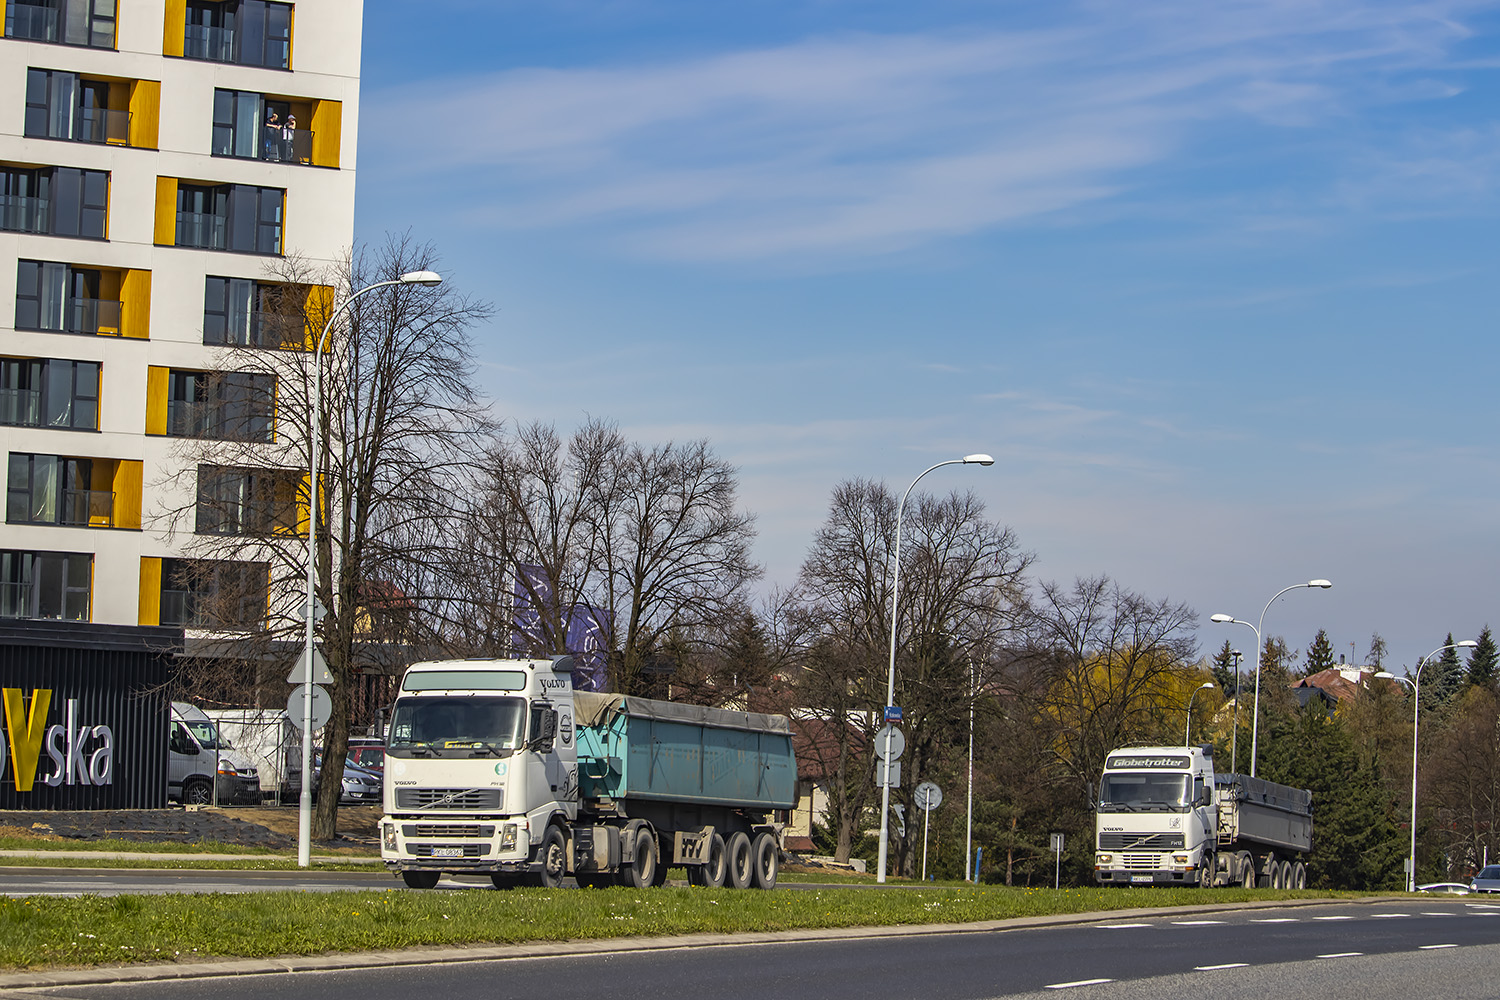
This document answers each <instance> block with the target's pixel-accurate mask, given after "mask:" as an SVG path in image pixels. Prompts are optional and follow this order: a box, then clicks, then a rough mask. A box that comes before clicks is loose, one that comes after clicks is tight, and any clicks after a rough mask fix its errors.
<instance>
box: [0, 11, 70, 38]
mask: <svg viewBox="0 0 1500 1000" xmlns="http://www.w3.org/2000/svg"><path fill="white" fill-rule="evenodd" d="M58 13H59V12H58V11H56V10H54V9H53V8H51V7H33V6H31V5H30V4H22V3H14V2H12V3H10V4H7V5H6V8H5V35H6V37H7V38H25V39H29V40H31V41H33V42H55V41H57V40H58V29H59V27H60V26H61V24H62V20H61V18H59V17H58Z"/></svg>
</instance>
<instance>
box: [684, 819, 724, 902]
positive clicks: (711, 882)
mask: <svg viewBox="0 0 1500 1000" xmlns="http://www.w3.org/2000/svg"><path fill="white" fill-rule="evenodd" d="M728 871H729V865H728V862H727V861H725V856H724V838H723V837H722V836H720V835H719V834H717V833H716V834H714V835H713V839H712V840H710V841H709V842H708V860H707V861H705V862H703V864H701V865H694V866H693V867H692V868H689V869H688V881H689V882H691V883H692V884H693V885H697V886H702V887H703V888H705V889H722V888H724V878H725V876H726V875H727V874H728Z"/></svg>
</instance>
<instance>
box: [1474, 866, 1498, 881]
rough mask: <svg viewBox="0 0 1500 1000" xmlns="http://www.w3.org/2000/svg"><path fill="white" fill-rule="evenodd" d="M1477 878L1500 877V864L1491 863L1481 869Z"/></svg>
mask: <svg viewBox="0 0 1500 1000" xmlns="http://www.w3.org/2000/svg"><path fill="white" fill-rule="evenodd" d="M1474 877H1475V878H1500V865H1490V866H1488V867H1486V868H1484V869H1481V870H1480V872H1479V874H1478V875H1475V876H1474Z"/></svg>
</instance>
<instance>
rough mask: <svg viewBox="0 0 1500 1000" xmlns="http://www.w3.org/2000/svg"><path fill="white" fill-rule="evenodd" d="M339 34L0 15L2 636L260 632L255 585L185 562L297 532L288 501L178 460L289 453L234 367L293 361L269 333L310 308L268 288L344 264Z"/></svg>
mask: <svg viewBox="0 0 1500 1000" xmlns="http://www.w3.org/2000/svg"><path fill="white" fill-rule="evenodd" d="M362 13H363V12H362V0H316V2H309V0H303V2H295V3H280V2H274V0H0V15H3V24H4V36H3V37H0V450H3V453H4V459H5V462H6V466H7V492H6V506H5V523H4V526H3V528H0V532H3V540H0V619H43V620H45V619H60V620H64V621H80V622H93V623H97V624H104V625H169V626H182V627H185V628H187V629H189V630H190V633H191V631H192V630H195V629H198V630H207V631H215V630H223V629H225V628H255V627H258V625H259V624H262V623H263V619H264V617H265V614H266V608H267V597H266V593H265V590H266V586H267V584H266V582H265V581H267V580H268V579H269V577H268V575H267V567H266V566H265V565H263V564H257V563H256V562H254V561H253V560H242V561H238V562H234V561H229V562H224V563H223V564H215V565H213V566H212V567H209V569H210V570H211V571H210V572H204V571H203V570H204V567H203V566H202V565H198V564H201V563H202V560H201V558H199V556H201V552H202V548H201V546H195V545H194V541H195V539H201V536H203V535H206V534H216V535H224V534H232V533H253V532H256V531H267V530H279V531H292V532H298V531H305V521H306V519H305V508H304V509H302V510H301V511H300V512H298V511H296V510H295V506H294V505H295V499H294V498H295V496H296V495H297V492H298V486H299V485H300V484H302V483H304V482H305V478H302V477H297V476H295V475H294V474H292V473H291V472H290V471H288V472H286V473H283V474H277V473H275V472H268V471H266V470H264V469H260V468H255V467H253V465H254V464H255V463H247V467H244V468H236V467H216V466H212V465H202V464H199V463H197V462H195V461H194V460H193V459H192V457H191V454H190V453H191V450H192V449H191V448H185V447H184V442H185V441H188V442H191V441H206V440H215V439H232V440H235V441H238V442H242V443H245V444H247V446H249V447H254V448H264V450H265V456H266V458H267V461H268V462H269V463H271V464H275V456H276V455H277V454H278V447H279V445H284V444H285V441H286V435H287V434H288V433H294V432H295V428H284V427H280V426H278V421H277V408H276V398H277V393H278V386H277V385H276V380H275V377H274V376H268V375H264V374H259V375H257V374H247V373H245V372H244V371H243V369H244V368H253V367H255V366H254V365H239V364H236V363H235V358H236V357H240V356H245V357H248V356H249V355H242V354H240V352H269V351H278V352H287V351H301V352H305V350H306V347H307V345H308V344H310V343H311V336H307V337H303V336H302V335H301V334H300V332H299V333H298V335H297V336H288V335H287V333H286V330H287V323H286V322H285V319H286V315H287V314H288V312H290V311H295V308H296V306H297V303H298V302H300V301H303V300H307V299H309V298H310V297H320V301H322V302H326V301H327V299H328V297H330V296H331V289H328V288H326V287H316V286H310V285H304V284H297V285H291V284H288V283H287V282H286V281H285V280H280V281H279V280H278V276H281V277H282V278H283V279H284V277H285V274H284V267H283V265H284V264H285V261H286V259H287V256H288V255H289V254H295V255H296V256H298V257H300V258H301V259H303V260H305V261H306V263H307V264H308V265H310V266H311V267H313V268H319V267H326V266H330V265H332V264H334V263H335V262H336V261H338V260H339V259H340V258H341V257H342V256H343V254H344V253H345V252H346V250H347V248H348V247H349V246H350V245H351V243H352V242H353V228H354V160H355V143H356V139H357V134H356V133H357V129H356V123H357V121H358V105H359V61H360V31H361V18H362ZM299 330H300V328H299ZM283 450H284V449H283ZM289 504H292V505H293V508H292V510H291V513H288V505H289ZM173 511H176V512H177V514H178V516H177V517H176V519H175V521H174V520H173V519H172V518H170V517H168V516H167V515H168V513H169V512H173ZM195 560H196V563H197V564H195ZM190 566H191V567H192V568H194V569H195V570H196V571H195V572H193V573H188V572H186V571H185V570H186V569H187V568H188V567H190ZM202 588H217V589H219V590H226V589H230V588H232V589H234V590H235V591H236V592H237V593H240V594H241V595H244V596H243V599H242V600H241V601H240V608H239V610H238V611H237V612H235V613H234V614H231V615H228V616H226V613H225V612H224V610H223V602H222V601H220V602H217V610H215V611H214V612H212V614H210V613H209V612H208V611H207V610H206V609H207V608H208V607H209V602H207V601H205V600H203V599H202V598H203V597H204V593H203V591H202ZM210 619H212V620H210ZM229 619H235V620H229Z"/></svg>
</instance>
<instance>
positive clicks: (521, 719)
mask: <svg viewBox="0 0 1500 1000" xmlns="http://www.w3.org/2000/svg"><path fill="white" fill-rule="evenodd" d="M525 721H526V700H525V699H524V698H490V697H474V696H467V697H461V698H458V697H455V698H447V697H437V698H401V699H398V700H397V702H396V707H395V709H394V711H392V713H391V728H390V735H389V737H388V741H387V746H388V750H389V752H390V753H391V754H392V755H393V756H397V757H426V756H433V755H436V756H440V757H482V756H486V755H494V756H497V757H503V756H505V755H507V754H509V753H510V752H511V751H512V750H515V749H517V748H518V747H520V745H521V740H522V736H523V734H524V731H525Z"/></svg>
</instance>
